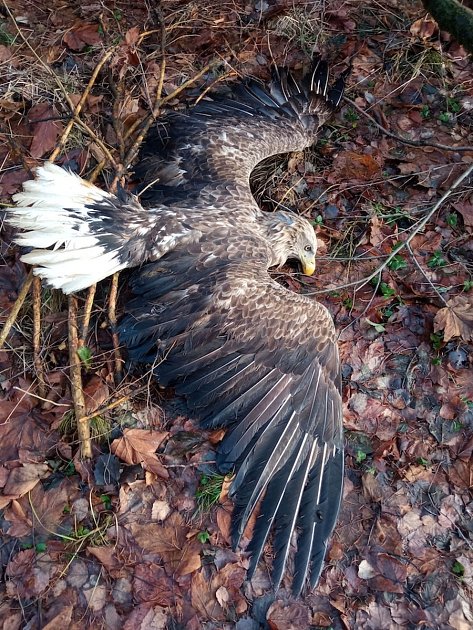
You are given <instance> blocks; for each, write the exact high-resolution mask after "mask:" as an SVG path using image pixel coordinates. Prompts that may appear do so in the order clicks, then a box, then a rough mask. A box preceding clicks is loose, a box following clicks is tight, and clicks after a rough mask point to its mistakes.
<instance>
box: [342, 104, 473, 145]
mask: <svg viewBox="0 0 473 630" xmlns="http://www.w3.org/2000/svg"><path fill="white" fill-rule="evenodd" d="M343 100H344V101H346V102H347V103H350V105H351V106H352V107H354V108H355V109H356V110H357V111H358V112H360V114H362V115H363V116H364V117H365V118H367V119H368V120H369V121H371V122H372V123H373V125H376V127H378V129H379V130H380V131H382V132H383V133H384V134H385V135H387V136H389V137H390V138H394V139H395V140H398V141H399V142H402V143H403V144H408V145H409V146H411V147H433V148H434V149H441V150H442V151H473V146H463V147H462V146H460V147H452V146H450V145H448V144H437V143H435V142H424V141H422V140H408V139H407V138H403V137H401V136H398V135H397V134H395V133H393V132H392V131H389V130H388V129H386V128H385V127H383V126H382V125H380V124H379V122H378V121H377V120H376V118H374V117H373V116H371V114H368V112H366V111H365V110H364V109H363V108H362V107H360V106H359V105H357V104H356V103H355V101H352V100H351V99H350V98H348V96H344V97H343Z"/></svg>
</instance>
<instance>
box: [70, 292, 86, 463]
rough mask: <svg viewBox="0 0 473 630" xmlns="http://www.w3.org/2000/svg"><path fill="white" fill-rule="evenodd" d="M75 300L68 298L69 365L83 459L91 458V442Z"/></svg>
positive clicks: (72, 297)
mask: <svg viewBox="0 0 473 630" xmlns="http://www.w3.org/2000/svg"><path fill="white" fill-rule="evenodd" d="M77 311H78V308H77V298H76V297H75V296H74V295H70V296H69V317H68V334H69V363H70V376H71V394H72V402H73V404H74V412H75V417H76V422H77V433H78V436H79V441H80V447H81V455H82V457H85V458H91V457H92V441H91V439H90V424H89V421H88V420H87V418H86V413H85V402H84V392H83V389H82V374H81V362H80V358H79V355H78V354H77V349H78V347H79V338H78V328H77Z"/></svg>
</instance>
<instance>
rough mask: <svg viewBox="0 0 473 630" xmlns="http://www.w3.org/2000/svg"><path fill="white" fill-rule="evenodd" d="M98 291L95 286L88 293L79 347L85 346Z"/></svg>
mask: <svg viewBox="0 0 473 630" xmlns="http://www.w3.org/2000/svg"><path fill="white" fill-rule="evenodd" d="M96 290H97V285H96V284H93V285H92V286H91V287H89V290H88V292H87V299H86V301H85V306H84V315H83V319H82V330H81V334H80V338H79V347H82V346H83V345H84V344H85V341H86V337H87V333H88V332H89V323H90V316H91V313H92V307H93V305H94V297H95V291H96Z"/></svg>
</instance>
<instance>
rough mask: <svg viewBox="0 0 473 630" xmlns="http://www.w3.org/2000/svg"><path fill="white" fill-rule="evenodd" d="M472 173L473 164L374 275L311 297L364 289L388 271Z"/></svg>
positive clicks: (322, 290) (314, 292) (313, 293)
mask: <svg viewBox="0 0 473 630" xmlns="http://www.w3.org/2000/svg"><path fill="white" fill-rule="evenodd" d="M472 172H473V164H470V165H469V167H468V168H467V169H466V171H464V172H463V173H462V174H461V175H460V176H459V177H458V178H457V179H456V180H455V181H454V182H453V184H452V185H451V186H450V188H449V189H448V190H447V191H446V192H444V194H443V195H442V196H441V197H440V199H439V200H438V201H437V203H436V204H435V205H434V206H433V207H432V208H431V210H430V211H429V212H428V213H427V214H426V215H425V217H424V218H423V219H422V221H419V223H418V224H417V226H416V227H415V228H414V229H413V230H412V232H411V233H410V234H409V236H408V237H407V239H406V240H405V241H400V242H399V243H398V246H397V247H396V248H395V249H393V251H392V252H391V253H390V254H389V256H388V257H387V258H386V260H385V261H384V262H383V264H382V265H380V266H379V267H377V268H376V269H375V270H374V271H373V273H371V274H370V275H369V276H368V277H367V278H363V279H362V280H355V281H354V282H347V283H346V284H342V285H338V286H336V287H331V288H330V289H318V290H317V291H312V292H311V293H310V295H316V294H318V293H329V292H330V291H338V290H340V289H346V288H347V287H357V286H359V287H360V288H362V287H364V286H365V285H366V284H368V282H371V280H372V279H373V278H376V276H377V275H378V274H380V273H381V272H383V271H384V270H385V269H386V267H387V266H388V265H389V263H390V262H391V260H392V259H393V258H394V257H395V256H397V255H398V254H399V252H400V251H402V250H403V249H404V248H405V247H408V246H409V245H410V243H411V242H412V241H413V239H414V237H415V236H417V234H419V232H421V231H422V230H423V229H424V227H425V226H426V225H427V223H428V222H429V221H430V219H431V218H432V217H433V216H434V214H435V213H436V212H437V210H438V209H439V208H440V206H442V205H443V204H444V202H445V201H446V200H447V199H448V198H449V197H450V195H451V194H452V193H453V192H454V190H456V189H457V188H458V186H460V184H461V183H462V182H463V181H464V180H465V179H466V178H467V177H469V176H470V175H471V173H472Z"/></svg>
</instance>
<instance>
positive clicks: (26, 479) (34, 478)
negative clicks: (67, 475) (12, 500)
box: [4, 464, 49, 497]
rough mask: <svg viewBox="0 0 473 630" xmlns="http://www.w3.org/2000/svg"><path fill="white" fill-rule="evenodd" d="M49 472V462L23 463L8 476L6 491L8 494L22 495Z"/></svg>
mask: <svg viewBox="0 0 473 630" xmlns="http://www.w3.org/2000/svg"><path fill="white" fill-rule="evenodd" d="M48 474H49V466H48V465H47V464H23V465H22V466H19V467H18V468H14V469H13V470H12V471H11V472H10V475H9V476H8V481H7V483H6V484H5V488H4V493H5V494H6V495H8V496H15V497H21V496H22V495H23V494H26V493H27V492H29V491H30V490H32V489H33V488H34V487H35V485H36V484H37V483H38V481H39V480H40V479H44V478H45V477H47V476H48Z"/></svg>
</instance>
